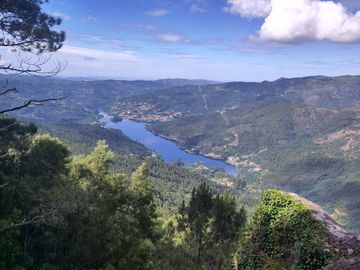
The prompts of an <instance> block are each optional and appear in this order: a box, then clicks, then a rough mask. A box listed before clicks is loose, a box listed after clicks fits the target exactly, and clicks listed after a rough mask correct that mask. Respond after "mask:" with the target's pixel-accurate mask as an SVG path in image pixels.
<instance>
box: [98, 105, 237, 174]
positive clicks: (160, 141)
mask: <svg viewBox="0 0 360 270" xmlns="http://www.w3.org/2000/svg"><path fill="white" fill-rule="evenodd" d="M100 115H101V116H102V119H101V122H102V123H103V124H104V126H105V127H106V128H112V129H118V130H121V131H122V132H123V133H124V134H125V135H126V136H128V137H129V138H130V139H132V140H134V141H137V142H139V143H142V144H143V145H145V146H146V147H148V148H149V149H152V150H154V151H155V152H156V153H158V154H159V155H160V156H161V157H162V158H163V159H164V160H165V162H167V163H172V162H174V161H178V160H181V161H182V162H183V163H184V164H185V165H190V164H193V163H196V162H199V163H201V164H203V165H204V166H207V167H216V168H223V169H224V170H225V171H226V172H227V173H229V174H231V175H236V174H237V171H236V168H235V166H232V165H229V164H227V163H225V162H223V161H221V160H215V159H212V158H207V157H204V156H202V155H199V154H195V153H188V152H186V151H184V150H182V149H180V148H179V147H177V145H176V143H175V142H173V141H170V140H167V139H164V138H162V137H160V136H156V135H154V134H153V133H151V132H150V131H148V130H147V129H146V125H145V123H140V122H135V121H131V120H123V121H121V122H113V121H111V120H112V117H111V116H110V115H108V114H106V113H104V112H100Z"/></svg>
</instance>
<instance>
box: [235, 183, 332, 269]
mask: <svg viewBox="0 0 360 270" xmlns="http://www.w3.org/2000/svg"><path fill="white" fill-rule="evenodd" d="M325 237H326V234H325V231H324V228H323V226H322V225H321V224H320V223H319V222H318V221H316V220H315V219H314V218H313V217H312V216H311V213H310V212H309V211H308V209H307V208H306V206H305V205H304V204H302V203H301V202H298V201H296V200H295V199H294V198H293V197H291V196H290V195H287V194H284V193H281V192H280V191H276V190H268V191H266V192H264V193H263V196H262V201H261V203H260V205H259V207H258V208H257V210H256V212H255V214H254V216H253V219H252V222H251V224H250V225H249V228H248V230H247V233H246V235H245V237H244V239H243V243H242V246H241V247H240V251H239V266H240V267H241V269H245V270H246V269H249V270H250V269H251V270H254V269H294V270H295V269H298V270H300V269H303V270H317V269H321V268H322V267H323V266H325V265H326V264H327V263H328V262H329V259H330V258H331V254H330V253H329V252H328V251H327V250H326V247H325V246H324V238H325Z"/></svg>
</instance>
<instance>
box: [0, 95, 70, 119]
mask: <svg viewBox="0 0 360 270" xmlns="http://www.w3.org/2000/svg"><path fill="white" fill-rule="evenodd" d="M67 97H68V95H66V96H64V97H60V98H47V99H30V100H28V101H26V102H25V103H24V104H23V105H20V106H17V107H13V108H9V109H5V110H2V111H0V114H4V113H8V112H13V111H18V110H21V109H24V108H26V107H29V106H31V105H36V106H39V105H42V104H43V103H45V102H49V101H62V100H64V99H65V98H67Z"/></svg>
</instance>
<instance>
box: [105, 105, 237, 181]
mask: <svg viewBox="0 0 360 270" xmlns="http://www.w3.org/2000/svg"><path fill="white" fill-rule="evenodd" d="M103 114H106V115H108V116H109V121H113V118H114V116H112V115H110V114H107V113H105V112H103V111H102V114H100V115H101V116H102V117H104V115H103ZM120 118H121V119H122V121H124V120H128V121H134V122H136V123H140V124H144V127H145V129H146V130H147V131H148V132H151V133H152V134H154V135H155V136H157V137H159V138H162V139H164V140H167V141H170V142H173V143H175V145H176V147H177V148H179V149H180V150H182V151H184V152H186V153H188V154H192V155H198V156H202V157H204V158H208V159H210V160H213V161H219V162H223V163H224V164H226V165H228V166H232V167H233V169H234V170H235V171H236V172H237V173H238V168H237V166H236V165H235V164H231V163H229V162H228V161H227V160H226V159H219V158H214V157H212V156H209V155H208V154H204V153H201V152H200V151H192V150H190V149H186V148H185V147H184V146H182V145H181V144H179V142H178V141H177V140H176V139H174V138H169V137H166V136H165V135H162V134H159V133H157V132H155V131H152V130H151V129H149V125H151V122H143V121H138V120H136V119H134V118H129V117H120ZM122 121H113V122H114V123H119V122H122ZM100 122H101V119H100ZM130 139H131V138H130ZM223 169H224V168H223ZM224 170H225V169H224ZM225 171H226V170H225ZM226 172H227V171H226ZM227 173H228V172H227ZM229 174H230V173H229Z"/></svg>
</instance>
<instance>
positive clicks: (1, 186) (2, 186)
mask: <svg viewBox="0 0 360 270" xmlns="http://www.w3.org/2000/svg"><path fill="white" fill-rule="evenodd" d="M8 185H9V183H5V184H2V185H0V188H4V187H6V186H8Z"/></svg>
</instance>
